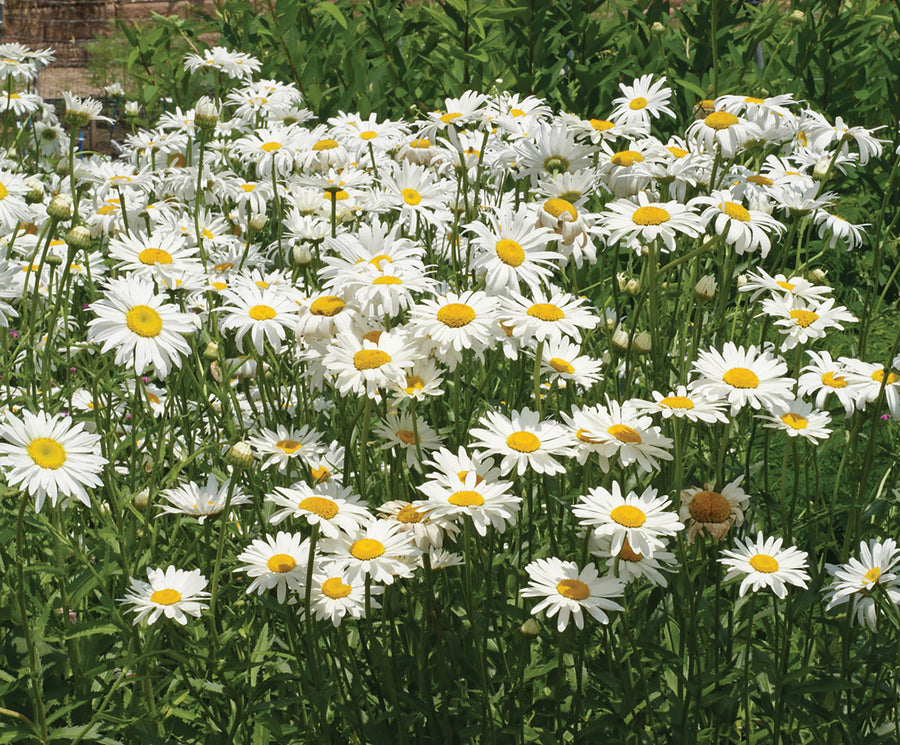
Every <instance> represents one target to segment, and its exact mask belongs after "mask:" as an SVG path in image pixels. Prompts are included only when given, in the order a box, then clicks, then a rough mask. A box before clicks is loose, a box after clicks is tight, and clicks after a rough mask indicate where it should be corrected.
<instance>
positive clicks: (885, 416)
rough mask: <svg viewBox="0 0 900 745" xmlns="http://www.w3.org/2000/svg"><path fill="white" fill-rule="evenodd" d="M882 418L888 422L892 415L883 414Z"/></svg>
mask: <svg viewBox="0 0 900 745" xmlns="http://www.w3.org/2000/svg"><path fill="white" fill-rule="evenodd" d="M881 418H882V419H883V420H884V421H885V422H886V421H887V420H888V419H890V418H891V415H890V414H882V415H881Z"/></svg>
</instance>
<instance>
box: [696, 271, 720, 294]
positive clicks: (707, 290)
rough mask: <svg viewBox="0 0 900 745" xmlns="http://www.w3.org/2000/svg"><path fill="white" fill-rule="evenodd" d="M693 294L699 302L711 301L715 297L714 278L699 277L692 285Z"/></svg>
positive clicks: (711, 276)
mask: <svg viewBox="0 0 900 745" xmlns="http://www.w3.org/2000/svg"><path fill="white" fill-rule="evenodd" d="M694 294H695V295H696V296H697V297H698V298H699V299H700V300H712V298H714V297H715V295H716V278H715V277H714V276H713V275H712V274H705V275H704V276H702V277H700V279H699V281H698V282H697V284H696V285H694Z"/></svg>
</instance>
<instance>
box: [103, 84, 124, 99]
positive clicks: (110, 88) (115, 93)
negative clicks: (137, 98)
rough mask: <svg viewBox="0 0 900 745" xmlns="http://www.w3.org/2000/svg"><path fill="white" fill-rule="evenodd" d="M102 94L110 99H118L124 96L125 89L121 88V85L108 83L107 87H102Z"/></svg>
mask: <svg viewBox="0 0 900 745" xmlns="http://www.w3.org/2000/svg"><path fill="white" fill-rule="evenodd" d="M103 92H104V93H105V94H106V95H107V96H110V97H112V98H118V97H119V96H122V95H124V94H125V89H124V88H123V87H122V84H121V83H110V84H109V85H107V86H104V87H103Z"/></svg>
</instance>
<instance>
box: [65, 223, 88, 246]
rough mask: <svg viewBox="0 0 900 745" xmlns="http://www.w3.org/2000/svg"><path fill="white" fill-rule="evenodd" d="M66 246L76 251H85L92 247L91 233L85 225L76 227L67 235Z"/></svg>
mask: <svg viewBox="0 0 900 745" xmlns="http://www.w3.org/2000/svg"><path fill="white" fill-rule="evenodd" d="M65 241H66V245H67V246H69V248H74V249H75V250H76V251H85V250H87V249H88V248H90V246H91V231H90V230H88V229H87V228H86V227H84V225H76V226H75V227H74V228H71V229H70V230H69V232H68V233H66V235H65Z"/></svg>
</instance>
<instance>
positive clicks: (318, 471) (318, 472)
mask: <svg viewBox="0 0 900 745" xmlns="http://www.w3.org/2000/svg"><path fill="white" fill-rule="evenodd" d="M309 472H310V473H311V474H312V477H313V481H315V482H320V481H327V480H328V477H329V476H331V471H329V470H328V469H327V468H326V467H325V466H319V467H318V468H310V469H309Z"/></svg>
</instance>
